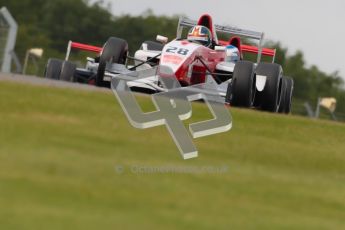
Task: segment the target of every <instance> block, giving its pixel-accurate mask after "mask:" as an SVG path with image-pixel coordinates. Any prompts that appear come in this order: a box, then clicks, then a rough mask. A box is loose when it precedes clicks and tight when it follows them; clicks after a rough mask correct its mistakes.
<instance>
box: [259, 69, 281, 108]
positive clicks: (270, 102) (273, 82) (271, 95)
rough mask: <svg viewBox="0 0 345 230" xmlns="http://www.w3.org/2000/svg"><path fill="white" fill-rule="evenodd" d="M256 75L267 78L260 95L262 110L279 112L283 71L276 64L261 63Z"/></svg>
mask: <svg viewBox="0 0 345 230" xmlns="http://www.w3.org/2000/svg"><path fill="white" fill-rule="evenodd" d="M256 75H263V76H266V77H267V79H266V84H265V87H264V89H263V91H262V92H260V93H259V94H260V95H259V98H260V105H261V108H262V109H263V110H265V111H269V112H277V111H278V108H279V105H280V100H281V94H282V93H281V92H282V75H283V70H282V68H281V66H280V65H278V64H275V63H259V64H258V66H257V67H256Z"/></svg>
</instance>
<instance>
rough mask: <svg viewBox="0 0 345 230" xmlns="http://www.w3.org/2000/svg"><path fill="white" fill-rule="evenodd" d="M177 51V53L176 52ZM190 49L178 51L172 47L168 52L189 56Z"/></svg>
mask: <svg viewBox="0 0 345 230" xmlns="http://www.w3.org/2000/svg"><path fill="white" fill-rule="evenodd" d="M176 50H177V52H176ZM188 51H189V50H188V49H183V48H180V49H177V47H174V46H170V47H169V48H168V49H167V50H166V52H168V53H174V54H175V53H177V54H181V55H187V54H188Z"/></svg>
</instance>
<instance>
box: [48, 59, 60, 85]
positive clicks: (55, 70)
mask: <svg viewBox="0 0 345 230" xmlns="http://www.w3.org/2000/svg"><path fill="white" fill-rule="evenodd" d="M62 62H63V61H62V60H60V59H56V58H49V59H48V62H47V65H46V68H45V71H44V77H45V78H49V79H55V80H59V79H60V73H61V68H62Z"/></svg>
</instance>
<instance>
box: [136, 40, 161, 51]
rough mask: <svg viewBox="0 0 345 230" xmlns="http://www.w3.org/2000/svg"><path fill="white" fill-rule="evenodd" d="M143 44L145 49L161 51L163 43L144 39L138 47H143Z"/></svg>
mask: <svg viewBox="0 0 345 230" xmlns="http://www.w3.org/2000/svg"><path fill="white" fill-rule="evenodd" d="M144 44H146V46H147V47H146V48H147V50H157V51H162V50H163V47H164V45H163V44H162V43H159V42H154V41H144V42H143V44H142V45H141V47H140V49H141V50H143V49H144Z"/></svg>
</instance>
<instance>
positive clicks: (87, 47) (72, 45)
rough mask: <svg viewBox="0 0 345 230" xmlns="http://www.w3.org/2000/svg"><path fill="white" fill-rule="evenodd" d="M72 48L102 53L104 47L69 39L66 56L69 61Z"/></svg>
mask: <svg viewBox="0 0 345 230" xmlns="http://www.w3.org/2000/svg"><path fill="white" fill-rule="evenodd" d="M72 48H75V49H80V50H85V51H89V52H94V53H100V52H101V51H102V49H103V48H102V47H98V46H92V45H87V44H83V43H79V42H72V41H69V42H68V46H67V52H66V58H65V60H66V61H68V58H69V55H70V53H71V49H72Z"/></svg>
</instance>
